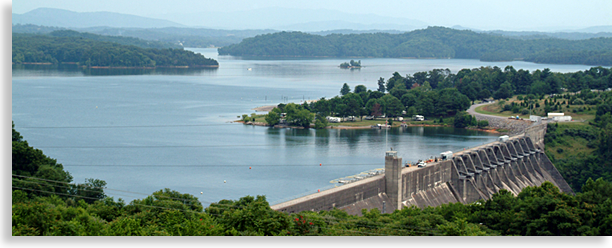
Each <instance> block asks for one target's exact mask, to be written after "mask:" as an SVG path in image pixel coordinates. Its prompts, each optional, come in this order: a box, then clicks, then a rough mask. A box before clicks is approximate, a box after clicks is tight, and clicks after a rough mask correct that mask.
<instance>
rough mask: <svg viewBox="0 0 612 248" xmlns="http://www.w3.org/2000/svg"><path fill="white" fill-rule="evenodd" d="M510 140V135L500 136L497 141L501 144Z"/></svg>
mask: <svg viewBox="0 0 612 248" xmlns="http://www.w3.org/2000/svg"><path fill="white" fill-rule="evenodd" d="M508 139H510V137H508V135H503V136H499V138H497V141H499V142H506V141H508Z"/></svg>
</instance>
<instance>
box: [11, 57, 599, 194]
mask: <svg viewBox="0 0 612 248" xmlns="http://www.w3.org/2000/svg"><path fill="white" fill-rule="evenodd" d="M192 50H194V51H196V52H200V53H202V54H204V55H205V56H206V57H212V58H215V59H218V61H219V63H220V67H219V68H218V69H189V70H179V69H165V70H104V69H98V70H83V69H80V68H77V67H74V66H59V67H52V66H14V67H13V72H12V75H13V82H12V90H13V102H12V119H13V120H14V121H15V127H16V129H17V130H18V131H19V132H21V134H22V135H23V136H24V138H25V139H26V140H27V141H28V142H29V143H30V145H31V146H34V147H36V148H39V149H41V150H43V151H44V152H45V154H47V155H48V156H50V157H52V158H56V159H57V160H58V161H59V162H60V163H62V164H64V166H65V168H66V170H68V171H69V172H70V173H71V174H72V175H73V176H74V181H75V182H77V183H81V182H83V181H84V180H85V178H98V179H102V180H105V181H106V182H107V183H108V185H107V187H108V189H107V190H106V193H107V194H108V195H110V196H113V197H115V198H123V199H125V200H126V201H131V200H133V199H137V198H143V197H145V196H147V195H149V194H151V193H152V192H154V191H156V190H159V189H163V188H170V189H173V190H177V191H180V192H182V193H189V194H192V195H195V196H197V197H198V198H199V199H200V200H201V201H202V202H203V203H204V205H208V204H210V203H211V202H216V201H219V200H221V199H238V198H240V197H242V196H245V195H266V196H267V198H268V200H269V201H270V202H271V203H276V202H280V201H283V200H288V199H291V198H294V197H296V196H300V195H303V194H308V193H314V192H316V191H317V189H326V188H329V187H333V186H334V185H333V184H331V183H330V181H331V180H333V179H337V178H341V177H345V176H349V175H354V174H358V173H360V172H363V171H367V170H370V169H375V168H382V167H384V152H385V151H386V150H388V149H389V147H393V148H394V150H397V151H398V154H399V156H401V157H402V158H403V159H404V161H416V160H417V159H424V158H427V157H429V156H434V155H436V154H439V153H440V152H442V151H448V150H452V151H458V150H462V149H463V148H465V147H470V146H476V145H480V144H483V143H486V142H490V141H492V140H494V139H495V137H496V136H494V135H490V134H487V133H482V132H476V131H469V130H461V129H453V128H423V127H415V128H409V129H404V130H401V129H392V130H389V131H385V130H294V129H272V128H266V127H253V126H244V125H242V124H236V123H231V121H232V120H235V119H236V117H237V116H239V115H242V114H245V113H246V114H250V113H253V112H254V111H253V110H251V109H252V108H254V107H258V106H264V105H273V104H278V103H279V102H281V99H284V98H287V99H288V101H291V102H298V103H299V102H300V101H302V100H308V99H319V98H321V97H327V98H330V97H333V96H335V95H337V94H338V93H339V90H340V87H341V86H342V84H343V83H348V84H349V85H350V86H351V87H354V86H355V85H357V84H364V85H366V86H367V87H368V88H371V89H374V88H376V87H377V85H376V81H377V80H378V78H379V77H384V78H388V77H390V76H391V74H392V73H393V72H395V71H398V72H400V73H401V74H402V75H406V74H412V73H414V72H418V71H428V70H431V69H435V68H449V69H451V70H452V71H453V72H457V71H458V70H460V69H463V68H477V67H480V66H487V65H488V66H499V67H501V68H503V67H505V66H507V65H512V66H514V67H515V68H516V69H528V70H530V71H532V70H535V69H543V68H550V69H551V70H552V71H559V72H571V71H578V70H584V69H588V68H589V67H588V66H583V65H541V64H533V63H527V62H511V63H501V62H500V63H489V62H480V61H477V60H454V59H453V60H410V59H361V60H362V64H364V65H365V66H366V67H365V68H362V69H361V70H342V69H339V68H338V67H337V66H338V65H339V64H340V63H341V62H344V61H347V60H349V59H316V60H313V59H296V60H273V59H267V60H256V59H249V60H247V59H240V58H235V57H230V56H217V54H216V50H215V49H192ZM249 68H250V70H249ZM319 164H321V165H322V166H319ZM249 167H251V169H249ZM200 192H202V194H200Z"/></svg>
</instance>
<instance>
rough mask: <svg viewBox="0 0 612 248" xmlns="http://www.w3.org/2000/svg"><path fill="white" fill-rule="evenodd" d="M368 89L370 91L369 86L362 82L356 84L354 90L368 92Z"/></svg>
mask: <svg viewBox="0 0 612 248" xmlns="http://www.w3.org/2000/svg"><path fill="white" fill-rule="evenodd" d="M366 91H368V88H366V87H365V85H362V84H360V85H357V86H355V90H354V91H353V92H355V93H357V94H359V93H361V92H366Z"/></svg>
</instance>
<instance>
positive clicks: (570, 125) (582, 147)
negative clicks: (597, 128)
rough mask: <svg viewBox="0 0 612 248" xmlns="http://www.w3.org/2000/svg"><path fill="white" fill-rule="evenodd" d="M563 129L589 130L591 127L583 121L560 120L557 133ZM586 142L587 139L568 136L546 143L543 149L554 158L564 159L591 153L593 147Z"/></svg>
mask: <svg viewBox="0 0 612 248" xmlns="http://www.w3.org/2000/svg"><path fill="white" fill-rule="evenodd" d="M565 129H580V130H590V129H592V128H591V127H590V126H589V125H588V123H585V122H560V123H559V126H558V127H557V133H563V132H564V130H565ZM588 143H589V141H588V140H586V139H585V138H582V137H571V136H570V137H564V138H562V139H556V140H555V142H553V143H547V144H546V148H545V149H546V153H547V154H549V155H553V156H554V158H555V159H565V158H570V157H576V156H583V155H584V154H590V153H592V152H593V151H594V150H595V148H589V147H588V146H587V144H588Z"/></svg>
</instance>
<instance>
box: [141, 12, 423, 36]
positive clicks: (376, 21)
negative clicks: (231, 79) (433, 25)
mask: <svg viewBox="0 0 612 248" xmlns="http://www.w3.org/2000/svg"><path fill="white" fill-rule="evenodd" d="M152 17H155V18H161V19H166V20H172V21H175V22H179V23H189V24H190V25H194V26H200V27H208V28H215V29H268V28H271V29H279V30H293V31H305V32H306V31H308V32H310V31H321V30H331V29H361V30H364V29H399V28H398V27H401V30H404V31H409V30H413V29H415V28H424V27H426V26H427V24H426V23H424V22H422V21H418V20H413V19H408V18H395V17H386V16H380V15H375V14H351V13H345V12H341V11H337V10H327V9H292V8H263V9H253V10H249V11H228V12H218V11H206V12H197V13H169V14H158V15H153V16H152ZM338 23H345V24H346V25H345V26H342V25H338ZM349 23H350V26H347V25H349ZM371 25H374V26H375V27H374V26H371ZM387 25H388V26H387Z"/></svg>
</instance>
